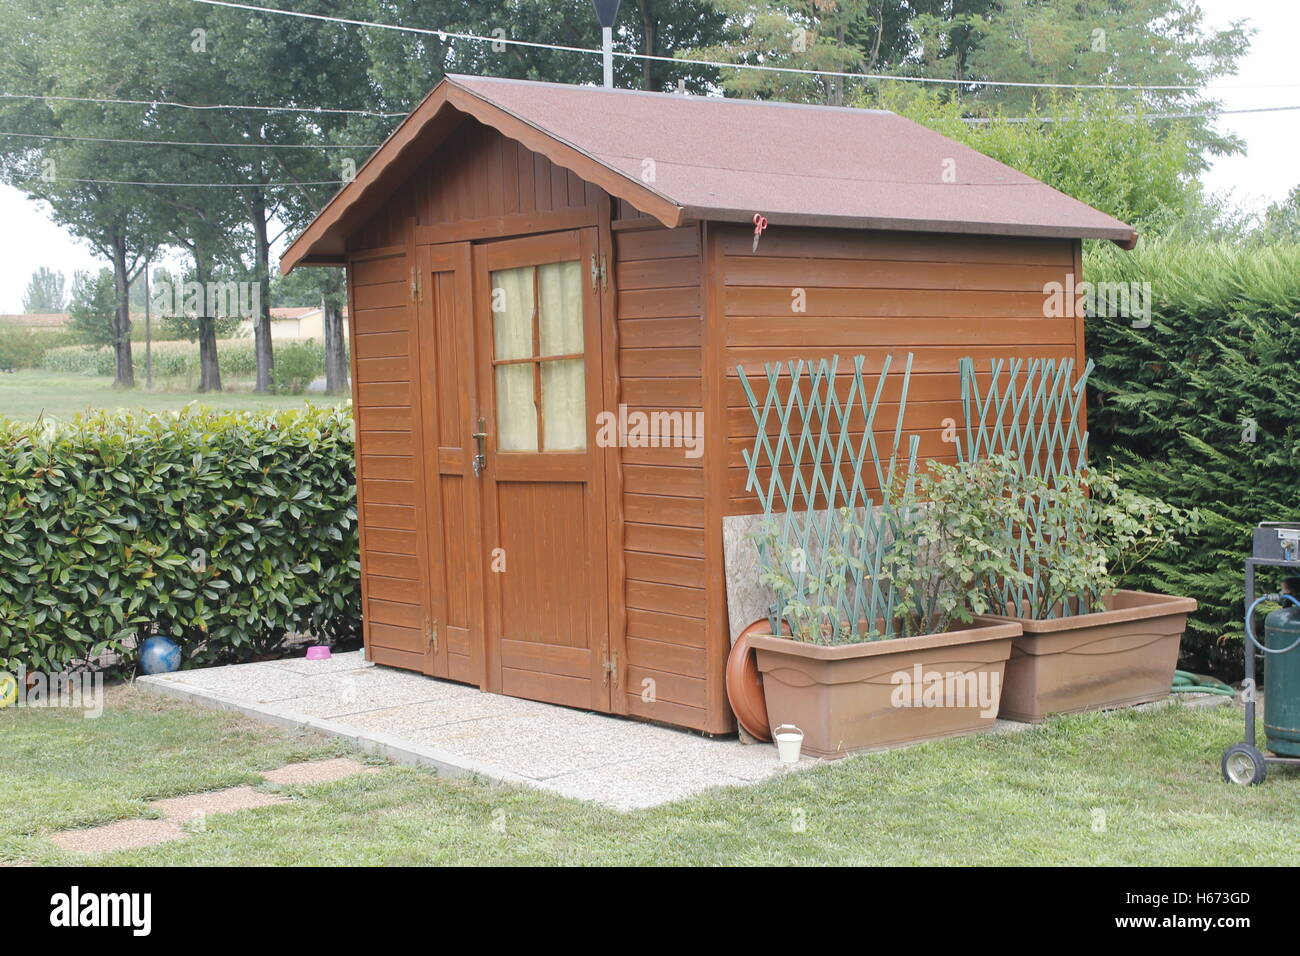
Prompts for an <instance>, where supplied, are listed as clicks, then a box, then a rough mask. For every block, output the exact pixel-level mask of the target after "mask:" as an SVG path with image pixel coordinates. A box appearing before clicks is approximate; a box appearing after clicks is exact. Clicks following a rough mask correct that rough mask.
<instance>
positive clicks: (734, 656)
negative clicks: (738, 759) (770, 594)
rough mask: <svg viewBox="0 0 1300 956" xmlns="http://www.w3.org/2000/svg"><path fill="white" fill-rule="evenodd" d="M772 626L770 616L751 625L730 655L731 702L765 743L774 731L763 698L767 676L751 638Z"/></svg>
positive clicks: (747, 728)
mask: <svg viewBox="0 0 1300 956" xmlns="http://www.w3.org/2000/svg"><path fill="white" fill-rule="evenodd" d="M771 629H772V628H771V625H770V624H768V622H767V619H766V618H763V619H761V620H758V621H755V622H754V623H753V624H750V625H749V626H748V627H746V628H745V629H744V630H743V631H741V632H740V635H739V636H738V637H737V638H736V643H734V644H732V645H731V654H730V655H729V656H728V657H727V702H728V703H729V704H731V712H732V713H734V714H735V715H736V723H738V724H740V726H741V727H743V728H744V729H745V733H747V734H749V735H750V736H751V737H753V738H754V739H755V740H757V741H760V742H761V743H767V742H768V741H770V740H771V739H772V732H771V730H770V728H769V727H768V726H767V701H766V700H765V699H764V697H763V678H762V676H761V675H760V674H759V672H758V660H757V657H758V655H757V654H755V653H754V648H753V647H751V646H750V643H749V638H750V635H752V634H760V633H763V632H770V631H771Z"/></svg>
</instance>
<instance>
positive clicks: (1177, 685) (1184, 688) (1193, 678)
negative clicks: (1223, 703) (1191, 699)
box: [1172, 671, 1237, 697]
mask: <svg viewBox="0 0 1300 956" xmlns="http://www.w3.org/2000/svg"><path fill="white" fill-rule="evenodd" d="M1172 690H1173V692H1174V693H1175V694H1178V693H1183V694H1222V695H1223V696H1224V697H1236V696H1237V692H1236V691H1235V690H1233V689H1232V688H1231V687H1229V686H1228V685H1227V684H1225V683H1224V682H1223V681H1221V680H1218V679H1216V678H1214V677H1205V676H1203V675H1201V674H1193V673H1191V672H1190V671H1174V686H1173V688H1172Z"/></svg>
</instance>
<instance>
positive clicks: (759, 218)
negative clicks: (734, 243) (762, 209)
mask: <svg viewBox="0 0 1300 956" xmlns="http://www.w3.org/2000/svg"><path fill="white" fill-rule="evenodd" d="M766 228H767V217H766V216H764V215H762V214H761V213H757V212H756V213H754V248H753V249H752V250H751V251H752V252H758V237H759V236H761V235H762V234H763V230H764V229H766Z"/></svg>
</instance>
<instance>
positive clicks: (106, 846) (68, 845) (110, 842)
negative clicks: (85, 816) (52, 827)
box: [50, 820, 185, 853]
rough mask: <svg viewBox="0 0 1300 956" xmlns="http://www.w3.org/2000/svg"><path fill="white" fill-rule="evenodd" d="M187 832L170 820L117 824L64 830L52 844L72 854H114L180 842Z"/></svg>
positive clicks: (116, 822) (54, 837)
mask: <svg viewBox="0 0 1300 956" xmlns="http://www.w3.org/2000/svg"><path fill="white" fill-rule="evenodd" d="M183 836H185V831H184V830H182V829H181V828H180V827H179V826H177V825H176V823H174V822H173V821H171V820H117V821H114V822H113V823H107V824H105V825H104V826H102V827H87V828H85V829H83V830H64V831H63V832H62V833H54V834H51V836H50V840H51V841H52V842H53V843H55V844H56V845H58V846H60V847H62V848H63V849H65V850H71V851H72V852H73V853H111V852H113V851H114V850H137V849H139V848H141V847H146V846H154V845H156V844H158V843H166V842H167V841H169V840H179V839H180V838H181V837H183Z"/></svg>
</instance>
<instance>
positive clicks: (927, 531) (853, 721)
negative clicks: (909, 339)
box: [750, 460, 1021, 757]
mask: <svg viewBox="0 0 1300 956" xmlns="http://www.w3.org/2000/svg"><path fill="white" fill-rule="evenodd" d="M1007 467H1008V466H1007V463H1006V462H1004V461H1001V460H986V461H983V462H980V463H977V464H972V465H961V466H955V465H941V464H935V463H931V464H930V469H929V471H928V472H927V473H926V474H924V475H921V476H919V477H918V478H916V479H914V480H909V481H908V482H907V483H906V484H904V485H901V486H900V487H899V488H898V489H895V491H894V492H893V493H891V494H890V495H888V496H887V499H888V500H887V503H886V504H885V505H882V506H880V507H878V508H872V507H870V506H867V507H864V508H859V509H850V508H839V509H828V510H826V511H823V512H802V513H794V514H786V515H783V516H780V519H779V520H776V519H773V520H769V521H768V522H766V523H765V524H764V526H763V527H762V528H761V530H760V531H759V532H758V534H757V536H756V537H757V538H758V542H757V543H758V545H759V552H760V555H762V556H763V568H764V572H763V576H762V580H763V583H764V584H766V585H767V586H768V587H769V589H770V590H771V591H772V593H773V596H774V598H775V606H776V608H777V611H778V614H777V616H778V617H780V618H781V620H782V622H783V623H784V624H785V625H786V626H787V627H788V628H789V632H790V633H789V636H776V635H775V634H766V635H761V634H760V635H753V636H751V637H750V644H751V646H753V647H754V648H755V650H756V653H757V658H758V667H759V670H760V671H761V672H762V674H763V688H764V695H765V698H766V706H767V714H768V721H769V725H770V726H771V727H774V728H775V727H778V726H780V725H784V724H793V725H794V726H796V727H798V728H799V730H801V731H802V732H803V734H804V740H803V751H804V752H805V753H808V754H811V755H813V756H818V757H841V756H845V755H847V754H850V753H853V752H856V751H862V750H872V749H881V748H886V747H892V746H897V745H900V744H905V743H911V742H915V741H920V740H930V739H935V738H939V737H949V736H953V735H957V734H964V733H971V732H974V731H978V730H981V729H984V728H986V727H988V726H990V725H991V724H992V723H993V721H994V720H995V719H996V717H997V713H998V708H999V704H1000V696H1001V688H1002V682H1003V669H1004V667H1005V664H1006V660H1007V658H1008V656H1009V654H1010V652H1011V642H1012V640H1013V639H1014V638H1015V637H1017V636H1018V635H1019V634H1020V627H1019V625H1018V624H1016V623H1014V622H1010V621H996V620H993V619H991V618H988V617H984V616H982V612H984V611H987V610H989V606H988V597H987V594H986V592H985V590H984V589H983V587H982V584H983V582H984V581H985V580H986V579H988V578H989V577H991V576H995V577H1004V578H1006V579H1008V580H1015V579H1016V578H1017V575H1019V574H1021V572H1020V571H1019V570H1018V569H1017V568H1016V567H1015V566H1014V564H1013V562H1012V558H1011V549H1012V547H1013V545H1014V541H1013V540H1012V539H1011V537H1010V535H1011V529H1013V528H1014V527H1016V526H1017V521H1016V516H1015V515H1009V514H1008V509H1009V508H1014V507H1016V506H1018V505H1019V504H1020V502H1021V499H1019V498H1016V497H1015V496H1012V495H1008V494H1006V493H1005V492H1004V491H1003V488H1004V486H1005V482H1006V475H1005V471H1006V468H1007ZM790 523H797V530H798V532H799V533H795V534H791V533H789V531H788V527H789V524H790ZM797 542H804V543H802V544H800V543H797ZM808 542H814V543H815V546H810V545H809V544H808Z"/></svg>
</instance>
